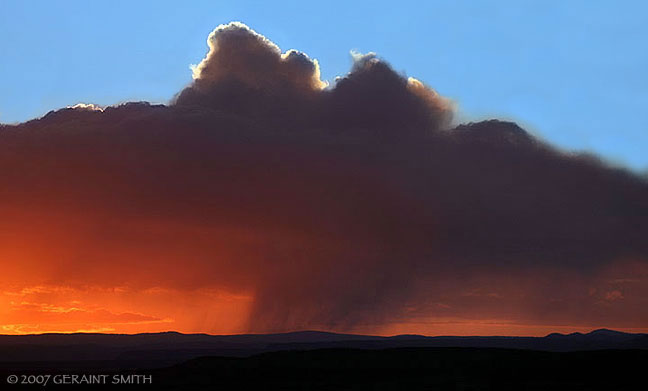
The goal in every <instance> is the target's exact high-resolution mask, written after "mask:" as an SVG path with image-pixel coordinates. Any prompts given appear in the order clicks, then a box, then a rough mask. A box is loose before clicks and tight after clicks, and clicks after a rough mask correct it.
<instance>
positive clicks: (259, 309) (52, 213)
mask: <svg viewBox="0 0 648 391" xmlns="http://www.w3.org/2000/svg"><path fill="white" fill-rule="evenodd" d="M208 44H209V53H208V54H207V56H206V57H205V59H204V60H203V61H202V62H201V63H200V64H199V65H198V66H197V67H196V68H195V70H194V76H195V78H194V80H193V82H192V83H191V84H190V85H189V86H187V87H186V88H185V89H184V90H182V91H181V92H180V93H179V94H178V95H177V96H176V97H175V98H174V100H173V101H172V102H171V104H169V105H150V104H147V103H142V102H140V103H129V104H125V105H120V106H115V107H106V108H105V109H103V111H101V110H86V109H81V108H69V109H63V110H59V111H56V112H52V113H49V114H48V115H46V116H45V117H43V118H41V119H37V120H33V121H29V122H26V123H24V124H20V125H17V126H3V127H2V128H1V129H0V167H3V175H2V176H1V177H0V213H1V214H2V219H1V220H0V258H1V259H6V260H8V261H7V263H8V267H6V268H5V270H4V272H3V277H2V279H3V282H5V283H7V284H17V283H20V284H23V287H26V286H40V285H43V284H45V283H46V282H48V281H54V282H55V283H57V284H59V285H65V284H71V285H74V284H81V283H83V284H88V285H92V286H131V287H133V289H136V290H138V291H142V292H144V291H147V290H150V289H152V288H155V290H156V291H158V292H166V291H167V290H168V291H170V292H176V293H177V295H178V296H182V297H183V298H189V297H192V296H191V295H193V294H194V293H195V292H198V291H203V290H210V289H216V290H219V291H223V292H228V294H229V295H232V297H248V298H251V299H250V301H251V302H250V303H249V306H247V305H246V307H245V310H246V311H247V315H248V316H249V320H248V323H247V326H246V327H245V329H242V330H240V331H279V330H290V329H304V328H320V329H331V330H339V331H344V330H368V329H372V330H374V331H375V330H380V328H381V327H385V328H387V329H390V328H389V325H390V324H392V323H398V324H407V322H410V321H411V322H419V323H421V322H423V321H427V322H429V323H430V324H434V323H435V321H434V319H449V318H451V319H455V320H456V319H470V320H471V321H479V320H480V319H481V320H492V319H498V320H501V321H503V322H505V323H506V322H508V323H515V324H533V325H538V324H543V322H544V324H548V325H573V324H581V325H582V324H587V325H596V326H607V327H646V326H647V325H648V314H647V313H646V311H645V309H644V305H643V303H644V302H645V300H646V298H648V290H647V289H646V288H645V287H646V284H645V283H637V284H632V285H629V286H628V287H624V288H623V291H622V292H623V299H622V300H621V299H620V297H616V298H617V299H618V300H614V302H613V303H612V305H607V306H601V305H600V302H601V300H602V299H605V296H604V295H605V293H604V292H613V291H615V290H619V289H620V288H617V287H614V286H609V281H614V280H624V279H629V278H632V279H637V280H640V281H644V282H645V281H646V279H648V242H647V241H646V240H645V238H646V237H648V231H647V229H648V228H646V227H648V183H647V182H646V180H645V178H642V177H638V176H636V175H634V174H633V173H631V172H629V171H626V170H623V169H619V168H612V167H608V166H606V165H605V164H604V163H603V162H601V161H599V160H598V159H597V158H596V157H594V156H590V155H577V154H570V153H565V152H561V151H558V150H556V149H554V148H552V147H551V146H550V145H547V144H546V143H544V142H543V141H541V140H538V139H535V138H534V137H533V136H532V135H530V134H528V133H527V132H526V131H524V130H523V129H521V128H520V127H519V126H517V125H516V124H514V123H510V122H503V121H498V120H490V121H483V122H478V123H469V124H462V125H459V126H454V127H453V126H452V125H451V118H452V112H453V104H452V103H451V102H450V101H449V100H448V99H446V98H443V97H441V96H439V95H438V94H437V93H436V92H435V91H434V90H432V89H431V88H429V87H427V86H425V85H424V84H423V83H422V82H420V81H418V80H416V79H413V78H407V77H406V76H404V75H401V74H399V73H397V72H394V71H393V70H392V69H391V67H390V66H389V64H387V63H386V62H385V61H384V60H381V59H379V58H378V57H377V56H376V55H374V54H367V55H360V54H355V55H354V57H355V58H354V64H353V67H352V69H351V71H350V72H349V74H347V75H345V76H343V77H341V78H339V79H338V80H337V81H336V82H335V84H334V85H332V86H330V87H324V86H323V85H322V83H321V81H320V77H319V69H318V66H317V63H316V62H315V61H314V60H311V59H310V58H309V57H307V56H306V55H303V54H300V53H298V52H294V51H292V52H291V51H288V52H286V53H283V54H282V52H281V50H280V49H279V48H278V47H277V46H276V45H274V44H272V43H271V42H270V41H268V40H267V39H266V38H264V37H262V36H261V35H259V34H257V33H255V32H253V31H252V30H250V29H249V28H247V27H246V26H244V25H241V24H236V23H235V24H229V25H224V26H220V27H218V28H217V29H216V30H214V32H213V33H212V34H211V35H210V37H209V40H208ZM592 289H595V292H603V293H600V294H594V295H592V294H590V292H592ZM179 292H182V293H179ZM466 292H472V293H473V294H471V295H466ZM619 292H621V291H620V290H619ZM172 296H173V295H171V296H170V295H161V296H160V297H161V298H160V299H159V300H161V301H160V303H158V305H156V306H155V308H156V312H155V316H157V317H158V318H165V316H164V305H171V304H168V303H171V301H170V300H169V297H172ZM147 297H151V300H154V298H155V297H157V296H156V295H148V296H147ZM162 298H163V299H162ZM611 298H612V297H610V298H609V299H608V301H609V300H610V299H611ZM162 300H163V301H162ZM201 300H202V299H201ZM203 302H205V301H200V303H203ZM183 303H186V301H184V302H183ZM246 303H247V301H246ZM439 303H442V304H443V305H439ZM146 305H147V306H150V305H151V303H150V302H147V303H146ZM234 305H235V304H232V305H229V304H228V305H227V306H226V305H225V304H223V307H222V308H226V309H228V310H231V309H232V308H234V307H233V306H234ZM111 308H112V307H111ZM169 311H170V312H173V313H174V314H179V312H178V311H179V310H178V309H177V308H174V309H173V310H171V309H169ZM223 311H224V310H223ZM113 312H128V313H140V312H141V313H149V312H147V311H144V310H138V308H130V309H129V310H128V311H116V310H115V311H113ZM181 315H182V316H184V317H186V318H191V319H193V320H192V322H193V323H192V324H194V325H196V324H199V325H201V327H204V329H206V330H209V331H210V332H218V329H216V328H214V327H216V326H214V327H211V328H210V326H209V325H206V324H205V322H203V321H201V319H204V318H205V307H204V306H190V308H188V309H187V310H186V311H182V312H181ZM239 315H240V314H239ZM178 316H180V315H178ZM174 318H177V316H174ZM210 322H214V324H216V323H215V322H217V321H216V320H210ZM13 323H18V322H13ZM190 323H191V322H190ZM437 323H438V322H437ZM218 327H223V328H225V329H227V330H228V331H231V328H227V327H228V326H227V325H223V324H219V326H218ZM229 327H231V325H230V326H229ZM192 330H194V331H195V329H192ZM390 330H391V329H390ZM403 331H406V330H403Z"/></svg>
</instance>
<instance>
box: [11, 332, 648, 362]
mask: <svg viewBox="0 0 648 391" xmlns="http://www.w3.org/2000/svg"><path fill="white" fill-rule="evenodd" d="M418 347H421V348H422V347H425V348H432V347H458V348H503V349H525V350H538V351H554V352H570V351H584V350H602V349H648V334H632V333H624V332H620V331H615V330H608V329H598V330H593V331H591V332H589V333H587V334H582V333H571V334H560V333H551V334H549V335H547V336H544V337H507V336H438V337H427V336H422V335H412V334H403V335H395V336H390V337H382V336H372V335H356V334H338V333H332V332H325V331H314V330H305V331H296V332H288V333H277V334H238V335H209V334H182V333H178V332H175V331H168V332H160V333H142V334H132V335H128V334H100V333H75V334H53V333H52V334H33V335H0V366H1V365H3V364H2V363H5V364H9V363H13V364H15V363H24V364H25V365H27V364H29V363H34V362H68V361H75V362H84V363H85V364H84V365H93V364H92V363H93V362H96V363H98V362H102V364H101V365H104V366H105V365H106V362H111V363H113V364H114V365H115V366H117V367H119V366H120V365H121V364H120V363H124V365H126V363H128V365H132V364H133V362H137V363H141V364H143V365H147V366H156V365H159V366H163V365H171V364H175V363H178V362H181V361H184V360H188V359H192V358H196V357H201V356H227V357H247V356H251V355H254V354H259V353H265V352H273V351H286V350H313V349H324V348H343V349H388V348H418ZM29 365H32V364H29ZM97 365H99V364H97Z"/></svg>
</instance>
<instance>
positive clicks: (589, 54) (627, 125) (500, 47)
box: [0, 0, 648, 171]
mask: <svg viewBox="0 0 648 391" xmlns="http://www.w3.org/2000/svg"><path fill="white" fill-rule="evenodd" d="M646 11H647V10H646V5H645V2H642V1H621V2H610V1H568V2H566V1H525V2H519V1H505V0H503V1H497V2H492V1H490V2H487V1H426V2H416V1H415V2H410V1H400V2H398V3H397V4H395V3H393V2H386V1H371V2H363V1H357V2H356V1H354V2H348V1H343V2H342V1H327V2H324V3H321V2H320V3H317V2H303V1H279V2H266V1H259V2H250V1H229V2H226V1H191V2H186V3H183V4H182V6H181V7H179V6H178V5H177V2H173V1H155V2H147V1H138V2H132V1H119V0H118V1H112V2H110V5H106V4H103V3H100V2H87V1H66V2H47V1H3V2H2V3H1V4H0V34H1V35H2V36H3V37H5V39H2V40H1V41H0V122H2V123H16V122H21V121H25V120H29V119H32V118H36V117H40V116H42V115H44V114H45V113H47V112H48V111H50V110H54V109H57V108H60V107H65V106H68V105H74V104H76V103H79V102H85V103H95V104H100V105H111V104H116V103H120V102H126V101H137V100H144V101H151V102H161V103H165V102H168V101H169V100H170V99H171V98H172V97H173V96H174V94H176V93H177V92H178V91H179V90H180V89H181V88H182V87H184V86H185V85H187V84H188V83H189V82H190V81H191V73H190V70H189V66H190V64H196V63H198V62H199V61H200V60H201V59H202V57H203V56H204V54H205V52H206V50H207V47H206V44H205V37H206V36H207V34H208V33H209V32H210V31H212V30H213V29H214V28H215V27H216V26H217V25H219V24H222V23H228V22H230V21H241V22H244V23H246V24H248V25H250V26H252V27H253V28H254V29H255V30H257V31H259V32H260V33H262V34H264V35H266V36H268V37H272V39H273V41H274V42H276V43H277V44H278V45H279V46H280V47H281V48H283V49H284V50H286V49H290V48H296V49H299V50H301V51H303V52H305V53H307V54H308V55H310V56H311V57H313V58H316V59H317V60H318V61H319V63H320V66H321V72H322V78H323V79H324V80H327V81H330V82H332V81H333V80H334V78H335V77H336V76H338V75H344V74H345V73H346V72H348V70H349V67H350V64H351V58H350V55H349V51H351V50H356V51H359V52H362V53H366V52H369V51H373V52H376V53H377V54H378V55H379V56H380V57H382V58H384V59H385V60H387V61H388V62H390V63H391V64H392V65H393V67H394V68H395V69H396V70H397V71H399V72H404V73H406V74H407V75H408V76H413V77H416V78H418V79H420V80H422V81H423V82H425V83H427V84H428V85H430V86H432V87H434V88H435V89H436V90H437V91H439V92H440V93H441V94H442V95H444V96H447V97H449V98H451V99H453V100H454V101H455V102H456V104H457V106H458V109H459V115H458V116H457V120H458V121H459V122H461V121H471V120H480V119H484V118H490V117H493V118H505V119H510V120H514V121H516V122H518V123H519V124H521V125H523V126H524V127H525V129H527V130H529V131H531V132H532V133H533V134H535V135H537V136H539V137H541V138H543V139H546V140H548V141H550V142H552V143H554V144H556V145H558V146H560V147H563V148H567V149H576V150H591V151H594V152H596V153H598V154H600V155H602V156H603V157H604V158H606V159H608V160H610V161H611V162H613V163H615V164H620V165H627V166H629V167H631V168H632V169H635V170H637V171H645V170H646V169H647V168H648V154H647V153H645V151H646V148H648V131H647V130H648V117H646V116H645V115H641V113H642V112H643V111H644V109H645V107H646V105H647V104H648V85H647V84H646V83H648V81H647V79H646V77H645V69H647V68H648V51H647V50H645V42H644V41H645V39H644V38H645V37H646V36H647V35H648V12H646ZM151 64H155V66H152V65H151Z"/></svg>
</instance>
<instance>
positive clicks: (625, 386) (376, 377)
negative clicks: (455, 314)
mask: <svg viewBox="0 0 648 391" xmlns="http://www.w3.org/2000/svg"><path fill="white" fill-rule="evenodd" d="M59 365H60V364H59ZM66 365H67V368H63V369H58V370H52V369H49V370H39V369H31V370H26V369H23V370H20V371H17V373H18V374H19V375H20V377H24V376H27V377H28V376H29V375H30V374H44V373H50V374H57V375H58V379H59V381H58V383H59V384H54V382H55V380H53V379H52V378H50V384H48V385H46V386H42V385H39V386H29V385H24V384H15V385H8V384H7V383H5V384H3V387H1V388H2V389H7V390H10V389H14V390H20V389H35V388H38V389H43V390H46V389H69V390H79V389H90V388H91V389H119V390H125V389H154V390H245V389H258V390H645V389H648V367H647V366H648V351H647V350H599V351H587V352H540V351H531V350H510V349H497V348H393V349H384V350H362V349H318V350H308V351H280V352H271V353H262V354H258V355H254V356H251V357H201V358H196V359H192V360H189V361H187V362H184V363H181V364H178V365H174V366H171V367H168V368H157V369H137V370H101V369H97V368H95V369H93V370H75V369H74V365H73V363H67V364H66ZM2 373H3V378H4V379H6V378H7V376H9V375H10V374H11V373H9V370H8V369H4V370H2ZM63 374H68V375H69V376H68V377H67V378H64V377H63ZM73 374H76V375H81V374H95V375H97V374H102V375H108V376H106V378H105V380H104V381H103V382H101V381H99V382H98V383H99V384H93V385H89V384H87V383H86V384H82V383H81V384H80V383H79V381H82V380H81V378H77V382H76V383H73V382H72V380H71V379H72V377H71V375H73ZM115 375H117V376H118V377H115ZM86 379H88V377H86ZM95 380H97V378H95ZM62 382H66V383H67V384H60V383H62ZM125 382H131V383H132V384H124V383H125ZM95 383H97V381H95ZM102 383H104V384H102ZM133 383H139V384H133Z"/></svg>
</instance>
